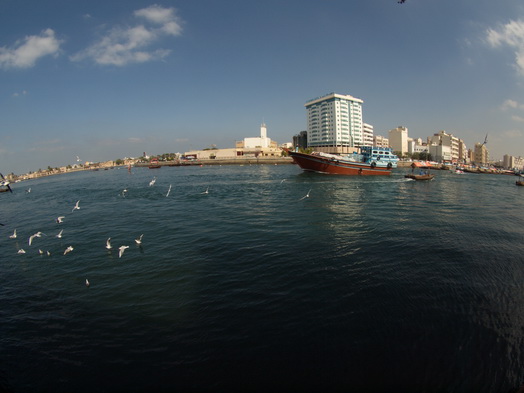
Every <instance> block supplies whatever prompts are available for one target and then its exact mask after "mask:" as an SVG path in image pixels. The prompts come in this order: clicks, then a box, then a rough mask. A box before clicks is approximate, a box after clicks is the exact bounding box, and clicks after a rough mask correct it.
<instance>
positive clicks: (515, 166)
mask: <svg viewBox="0 0 524 393" xmlns="http://www.w3.org/2000/svg"><path fill="white" fill-rule="evenodd" d="M503 163H504V164H503V165H504V168H505V169H511V170H518V171H521V170H522V169H524V158H523V157H520V156H519V157H513V156H510V155H509V154H505V155H504V160H503Z"/></svg>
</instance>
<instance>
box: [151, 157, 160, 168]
mask: <svg viewBox="0 0 524 393" xmlns="http://www.w3.org/2000/svg"><path fill="white" fill-rule="evenodd" d="M156 168H160V163H159V162H158V158H152V159H151V161H149V169H156Z"/></svg>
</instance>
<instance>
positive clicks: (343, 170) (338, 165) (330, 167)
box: [289, 152, 391, 176]
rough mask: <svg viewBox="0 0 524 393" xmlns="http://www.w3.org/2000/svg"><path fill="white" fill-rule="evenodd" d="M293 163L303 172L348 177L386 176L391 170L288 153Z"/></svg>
mask: <svg viewBox="0 0 524 393" xmlns="http://www.w3.org/2000/svg"><path fill="white" fill-rule="evenodd" d="M289 154H290V155H291V157H292V158H293V160H294V161H295V163H296V164H297V165H298V166H299V167H300V168H302V169H303V170H305V171H313V172H322V173H331V174H337V175H350V176H370V175H371V176H388V175H390V174H391V169H387V168H377V167H372V166H371V165H369V164H366V163H362V162H354V163H352V162H346V161H344V162H342V161H337V160H333V159H329V158H325V157H320V156H314V155H311V154H303V153H296V152H289Z"/></svg>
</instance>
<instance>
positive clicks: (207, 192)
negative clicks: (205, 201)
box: [201, 187, 209, 194]
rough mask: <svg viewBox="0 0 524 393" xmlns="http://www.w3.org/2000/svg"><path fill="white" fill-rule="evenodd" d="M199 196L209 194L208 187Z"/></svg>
mask: <svg viewBox="0 0 524 393" xmlns="http://www.w3.org/2000/svg"><path fill="white" fill-rule="evenodd" d="M201 194H209V187H208V188H206V190H205V191H204V192H201Z"/></svg>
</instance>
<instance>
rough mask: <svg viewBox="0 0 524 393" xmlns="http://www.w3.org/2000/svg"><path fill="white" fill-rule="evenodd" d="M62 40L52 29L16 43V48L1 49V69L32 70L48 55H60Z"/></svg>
mask: <svg viewBox="0 0 524 393" xmlns="http://www.w3.org/2000/svg"><path fill="white" fill-rule="evenodd" d="M61 43H62V41H61V40H59V39H57V38H56V37H55V32H54V31H53V30H52V29H46V30H44V31H42V32H41V33H40V35H31V36H27V37H25V38H24V40H22V41H18V42H16V43H15V45H14V47H12V48H6V47H0V68H4V69H8V68H30V67H33V66H34V65H35V63H36V61H37V60H38V59H40V58H41V57H44V56H48V55H55V56H56V55H58V53H59V51H60V44H61Z"/></svg>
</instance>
